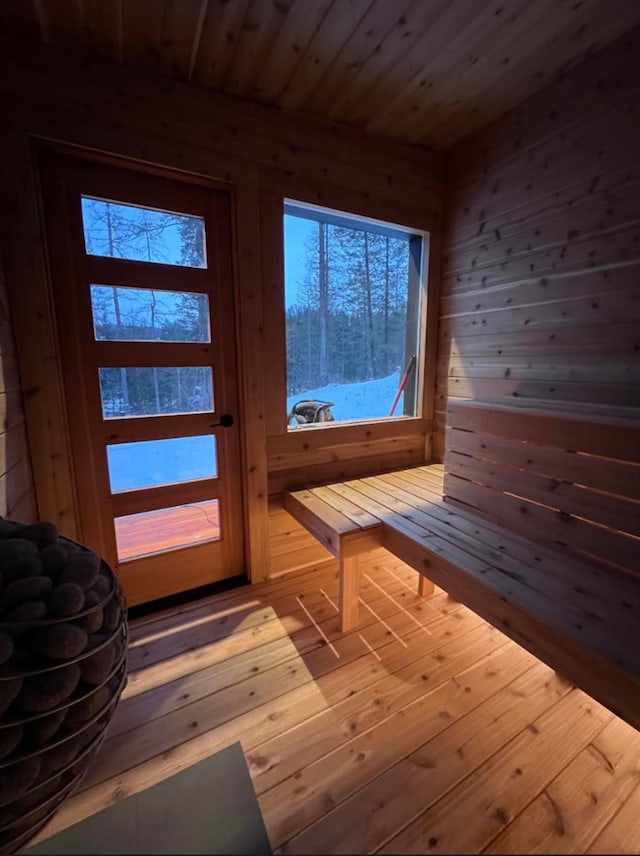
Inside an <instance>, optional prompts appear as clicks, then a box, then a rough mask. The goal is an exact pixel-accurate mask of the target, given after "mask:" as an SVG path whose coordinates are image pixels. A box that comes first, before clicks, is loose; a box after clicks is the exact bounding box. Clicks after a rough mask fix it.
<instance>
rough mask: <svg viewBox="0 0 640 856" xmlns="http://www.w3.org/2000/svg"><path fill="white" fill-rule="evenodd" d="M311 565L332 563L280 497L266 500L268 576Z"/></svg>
mask: <svg viewBox="0 0 640 856" xmlns="http://www.w3.org/2000/svg"><path fill="white" fill-rule="evenodd" d="M314 567H318V568H320V567H322V568H324V567H335V569H336V572H337V567H338V565H337V561H336V560H335V559H334V558H333V556H332V555H331V553H330V552H329V551H328V550H327V549H326V548H325V547H323V546H322V544H320V542H319V541H318V540H317V539H316V538H314V537H313V535H311V534H310V533H309V532H307V530H306V529H304V528H303V527H302V526H301V525H300V524H299V523H298V522H297V521H296V520H294V518H293V517H292V516H291V515H290V514H289V512H288V511H286V510H285V509H284V508H283V506H282V500H281V498H275V497H274V498H272V499H271V501H270V502H269V577H270V578H274V577H279V576H281V575H282V574H285V573H290V572H292V571H299V570H303V569H306V568H314Z"/></svg>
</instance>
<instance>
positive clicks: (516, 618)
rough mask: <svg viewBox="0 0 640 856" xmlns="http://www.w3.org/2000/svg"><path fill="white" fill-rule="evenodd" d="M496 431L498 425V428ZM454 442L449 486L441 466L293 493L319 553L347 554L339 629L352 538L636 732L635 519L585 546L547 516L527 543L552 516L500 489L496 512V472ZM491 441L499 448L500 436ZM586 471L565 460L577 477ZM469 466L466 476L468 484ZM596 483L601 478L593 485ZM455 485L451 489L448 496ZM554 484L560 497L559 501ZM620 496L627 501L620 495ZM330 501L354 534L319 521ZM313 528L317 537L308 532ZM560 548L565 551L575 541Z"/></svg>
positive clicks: (639, 620)
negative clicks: (512, 516) (382, 553)
mask: <svg viewBox="0 0 640 856" xmlns="http://www.w3.org/2000/svg"><path fill="white" fill-rule="evenodd" d="M466 415H467V413H466V412H465V413H464V416H465V417H466ZM503 415H504V414H503ZM456 419H457V420H458V422H459V420H460V413H459V412H458V413H457V414H456V416H452V422H453V424H456ZM497 421H498V423H499V419H498V420H497ZM453 430H459V429H453ZM464 431H465V436H464V438H463V443H462V445H464V444H466V447H467V448H470V447H471V446H472V445H473V441H472V439H471V438H470V436H469V435H468V434H467V432H470V431H471V429H469V428H465V429H464ZM594 436H595V435H594ZM459 439H460V438H459V437H455V436H454V437H453V438H452V439H448V455H450V452H451V451H452V450H454V453H455V456H456V458H455V460H456V468H455V474H453V473H451V474H450V473H447V477H446V479H445V478H444V469H443V467H442V465H437V464H436V465H427V466H423V467H415V468H412V469H408V470H402V471H398V472H393V473H387V474H384V475H379V476H373V477H369V478H362V479H353V480H349V481H345V482H341V483H339V484H334V485H328V486H326V487H325V488H317V489H313V490H312V491H296V492H294V493H292V494H290V495H289V497H288V499H287V508H288V509H289V510H290V511H291V513H292V514H293V515H294V516H295V517H296V518H297V519H298V520H299V521H300V522H301V523H302V524H303V525H305V526H307V528H309V529H310V531H313V532H314V534H316V532H318V531H320V530H321V529H322V530H323V537H324V539H325V540H324V541H323V543H325V544H326V546H329V548H330V549H331V550H332V552H333V553H334V555H336V556H337V557H338V558H341V552H340V550H341V545H342V544H344V549H346V550H347V551H348V552H349V558H348V562H347V564H346V566H344V567H343V563H342V562H341V569H340V573H341V578H342V577H343V576H344V577H345V578H347V579H348V583H347V584H345V585H344V586H342V585H341V609H342V613H341V617H342V620H343V629H349V628H350V627H353V626H355V624H357V616H358V611H357V594H358V571H357V554H358V553H357V552H354V549H356V548H355V545H356V544H357V540H354V541H353V543H352V545H351V546H347V545H349V539H350V538H354V539H357V538H360V539H362V540H361V542H360V543H361V544H362V545H364V544H365V543H370V545H371V546H377V545H382V546H384V547H386V548H387V549H388V550H389V551H390V552H391V553H393V554H394V555H396V556H397V557H398V558H400V559H402V560H403V561H405V562H406V563H407V564H409V565H410V566H411V567H413V568H415V569H416V570H417V571H419V573H420V574H421V575H422V577H421V578H423V577H424V578H428V580H429V581H430V583H429V584H430V585H432V584H433V583H437V584H438V585H439V586H441V587H442V588H444V589H445V590H446V591H448V592H449V593H450V594H451V595H452V596H453V597H455V598H456V599H457V600H460V601H462V602H463V603H465V604H466V605H467V606H469V607H470V608H471V609H473V610H474V611H475V612H477V613H478V614H479V615H481V616H482V617H483V618H485V619H486V620H487V621H489V622H490V623H492V624H493V625H495V626H496V627H498V628H499V629H501V630H502V631H503V632H504V633H505V634H506V635H508V636H510V637H511V638H512V639H514V640H515V641H516V642H518V643H519V644H521V645H522V646H523V647H524V648H526V649H528V650H529V651H531V652H532V653H533V654H534V655H536V656H537V657H539V658H540V659H541V660H543V661H545V662H546V663H548V664H549V665H550V666H551V667H552V668H554V669H556V670H557V671H558V672H560V673H561V674H563V675H564V676H565V677H567V678H568V679H569V680H571V681H572V682H573V683H575V684H576V685H577V686H579V687H581V688H582V689H583V690H585V691H586V692H587V693H589V694H590V695H592V696H593V697H594V698H596V699H597V700H598V701H600V702H601V703H603V704H604V705H606V706H607V707H608V708H609V709H610V710H612V711H613V712H614V713H616V714H617V715H619V716H621V717H622V718H624V719H626V720H627V721H628V722H630V723H631V724H632V725H634V727H636V728H639V729H640V575H638V574H637V573H636V571H637V570H638V569H639V568H640V562H638V563H637V564H636V560H637V559H640V552H639V551H638V548H639V547H640V541H636V540H635V539H634V532H633V529H634V528H635V525H636V523H637V519H635V518H633V515H631V516H630V517H629V521H628V523H627V524H625V525H626V526H627V529H624V530H623V531H621V532H618V531H616V530H605V528H603V527H602V526H601V525H600V524H598V525H596V524H594V528H595V537H594V538H593V539H591V541H589V538H588V537H587V536H589V535H590V531H591V530H590V526H591V524H590V523H589V521H588V520H585V519H582V518H578V517H575V518H574V517H573V516H572V515H571V514H569V513H568V512H566V511H562V510H559V511H558V510H556V511H555V512H554V514H555V515H556V517H557V519H558V520H559V521H560V522H559V523H558V525H557V526H556V527H555V528H551V527H550V533H547V538H544V537H542V538H540V539H536V540H533V539H532V538H531V537H530V536H529V534H528V528H529V527H530V526H531V523H530V520H529V517H530V516H534V515H535V513H538V512H539V513H540V514H541V516H542V519H545V517H546V516H547V515H551V520H553V522H554V523H555V518H554V517H553V515H552V514H551V511H550V509H549V507H547V506H544V505H542V504H539V499H540V497H539V495H538V494H535V493H534V496H536V497H537V499H531V503H532V509H531V515H530V514H529V508H528V504H527V503H528V500H526V499H523V497H522V496H514V495H511V494H510V493H508V492H503V491H495V493H496V497H495V499H496V500H498V501H497V502H494V497H493V493H492V492H491V491H493V490H494V488H492V487H491V488H489V487H488V486H487V484H486V483H485V484H483V482H487V478H486V477H485V476H486V474H487V473H490V472H494V471H496V468H495V466H494V467H493V468H489V469H488V470H487V471H486V473H485V476H482V477H481V476H480V474H479V472H478V468H479V469H481V468H482V465H481V464H477V463H474V460H473V458H472V457H471V456H469V459H468V460H467V461H465V460H464V459H462V458H461V457H460V456H461V453H460V452H459V451H457V449H454V447H457V446H459V445H461V443H459V442H458V441H459ZM503 439H504V438H503ZM618 439H620V438H618ZM494 440H495V441H496V443H497V442H498V438H497V437H495V438H494ZM514 442H515V441H514ZM518 442H519V441H518ZM547 442H549V441H548V440H547ZM498 444H499V443H498ZM489 445H490V444H489ZM495 445H496V444H495V443H494V446H495ZM621 448H623V449H626V451H624V452H623V453H622V452H621V453H619V454H624V455H626V456H627V458H629V457H632V458H633V456H634V455H635V454H636V453H635V452H631V451H630V449H631V446H629V447H628V448H627V447H624V444H623V446H622V447H621ZM542 451H543V447H536V446H529V447H528V450H527V454H528V455H529V458H527V460H533V457H534V455H538V456H539V455H540V454H541V453H542ZM565 454H566V450H565ZM485 457H486V456H485ZM485 463H486V462H485ZM582 463H583V462H582V461H576V460H572V466H574V468H575V467H577V466H578V465H579V464H582ZM595 463H596V464H597V465H598V466H596V467H595V470H594V471H598V467H599V465H600V464H601V463H602V460H599V461H596V462H595ZM613 463H614V466H613V467H612V472H613V475H612V478H615V479H619V480H620V483H621V484H624V483H625V479H624V478H620V474H619V473H617V472H614V471H616V469H617V465H616V464H615V462H613ZM461 464H462V465H463V466H462V467H461ZM464 465H466V466H467V469H466V472H465V475H464V476H463V475H461V473H462V472H463V469H464ZM628 466H631V467H633V466H634V464H633V461H628ZM470 470H473V478H474V479H476V481H472V479H471V478H469V476H470V475H471V473H470ZM637 472H638V473H640V470H638V471H637ZM630 473H631V475H630ZM505 474H506V475H505ZM635 474H636V471H635V470H633V469H632V470H631V471H630V472H629V471H628V472H627V474H626V482H630V481H631V482H634V484H635V480H634V478H632V477H631V476H635ZM603 477H604V476H603V475H602V473H600V474H599V475H595V476H594V478H603ZM499 478H502V479H504V478H507V479H509V485H511V484H512V483H513V481H514V478H513V476H509V473H508V467H507V468H505V470H504V472H502V473H501V474H500V476H499ZM518 478H520V475H518ZM443 479H444V482H443ZM452 479H454V480H455V481H454V483H453V487H451V480H452ZM516 481H517V479H516ZM552 481H553V482H554V483H555V482H558V484H557V485H556V486H555V487H554V486H553V485H551V488H550V493H551V494H552V495H553V497H554V499H553V502H556V503H558V504H560V499H562V501H563V497H565V496H569V497H570V498H571V500H572V501H573V497H572V491H571V490H570V489H569V488H570V484H572V483H569V482H565V481H562V480H558V479H554V480H552ZM532 483H533V485H534V488H533V490H534V491H538V490H540V489H541V485H542V482H541V481H540V475H539V474H535V476H534V477H533V479H532ZM560 484H561V485H563V490H560V492H558V490H557V487H558V485H560ZM443 485H444V486H443ZM580 487H582V486H580ZM617 490H619V492H620V493H623V492H624V491H623V488H622V487H618V488H617ZM634 490H637V485H635V486H634V487H631V488H629V489H628V490H626V493H625V497H626V498H625V497H620V496H617V497H615V499H616V501H615V502H614V503H613V505H612V507H614V508H617V510H620V511H622V512H623V513H624V512H625V511H627V512H628V511H629V509H633V505H631V506H629V505H626V504H625V503H627V502H629V501H630V502H633V498H631V499H630V498H629V497H630V494H629V491H631V492H633V491H634ZM316 491H320V492H321V496H323V497H324V499H323V500H322V502H323V503H324V506H323V505H319V504H318V503H317V502H315V504H314V508H313V510H311V508H310V506H309V505H306V504H305V501H306V500H307V499H309V498H310V497H308V496H307V494H311V495H312V496H314V500H317V499H318V494H317V493H316ZM447 491H449V492H450V493H451V496H449V495H447ZM483 491H484V492H483ZM478 492H480V496H481V498H482V499H484V500H485V501H486V503H487V508H486V509H484V508H483V507H482V506H481V505H479V506H478V507H473V506H471V505H469V504H468V502H467V501H468V500H469V498H472V499H473V500H474V501H477V499H478ZM574 492H577V491H574ZM523 493H525V491H524V490H522V489H520V494H523ZM443 494H444V495H443ZM335 497H339V498H340V501H341V502H342V503H343V505H342V507H341V513H342V514H343V516H344V518H345V519H347V520H349V521H350V526H347V524H346V523H345V521H344V520H342V521H339V520H338V518H335V517H332V518H331V520H329V517H328V516H326V517H324V519H323V520H322V521H321V522H320V517H322V514H323V512H324V511H326V508H327V507H332V512H335V511H336V508H337V506H335V505H334V504H333V503H334V498H335ZM461 497H463V498H464V499H461ZM602 497H603V498H604V499H606V498H607V494H604V493H603V494H602ZM559 498H560V499H559ZM611 498H614V497H613V496H612V497H611ZM579 500H580V502H581V503H582V505H581V508H582V507H583V506H584V507H586V506H588V503H589V502H591V501H592V497H591V496H590V495H589V494H588V492H587V491H586V490H585V491H584V492H583V494H580V496H579ZM509 501H512V503H513V507H514V508H517V509H522V508H524V509H525V511H524V512H520V513H521V514H522V516H523V517H525V518H526V521H525V523H524V527H525V528H524V532H525V534H523V532H521V531H517V530H516V528H515V524H514V526H513V527H512V526H505V525H504V523H503V522H502V520H499V519H491V517H492V515H494V514H495V515H504V507H506V505H507V504H508V502H509ZM549 501H550V500H549ZM302 508H304V512H302V511H301V509H302ZM509 508H511V506H509ZM638 508H640V505H639V506H638ZM496 509H497V510H496ZM609 513H610V507H607V510H606V514H609ZM594 516H596V515H595V514H594ZM623 516H624V515H623ZM312 518H314V519H313V526H314V527H315V531H314V529H312V528H311V526H310V525H309V524H310V523H311V519H312ZM339 522H340V523H341V526H342V529H341V530H340V531H339V532H338V530H337V529H332V526H335V525H336V524H337V523H339ZM356 522H357V525H358V530H356V528H355V527H356ZM516 522H517V521H516ZM574 523H575V524H576V529H577V531H579V532H580V533H581V537H582V538H586V539H587V540H586V542H585V543H582V542H578V541H574V542H572V543H571V544H570V545H567V543H566V541H565V540H563V539H560V538H558V537H557V530H558V527H561V526H566V527H568V528H570V532H571V536H573V532H574V528H573V524H574ZM629 529H630V530H632V531H629ZM560 531H562V529H561V530H560ZM358 532H359V534H358ZM363 533H366V535H365V534H363ZM542 534H543V533H542ZM616 539H617V540H620V543H621V548H620V550H619V551H617V552H615V553H611V554H610V555H607V553H606V551H604V552H603V550H602V547H603V545H605V546H606V545H609V544H610V545H611V549H613V545H615V544H617V540H616ZM567 540H569V541H571V537H569V538H568V539H567ZM592 550H593V551H595V552H591V551H592ZM360 552H361V551H360ZM349 563H350V564H349ZM427 590H428V589H427ZM343 597H344V602H343Z"/></svg>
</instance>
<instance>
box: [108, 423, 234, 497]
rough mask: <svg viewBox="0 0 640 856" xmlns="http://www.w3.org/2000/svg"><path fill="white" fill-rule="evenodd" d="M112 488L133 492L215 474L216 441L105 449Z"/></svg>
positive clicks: (154, 442)
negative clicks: (138, 489) (137, 489)
mask: <svg viewBox="0 0 640 856" xmlns="http://www.w3.org/2000/svg"><path fill="white" fill-rule="evenodd" d="M107 456H108V460H109V476H110V478H111V489H112V490H114V491H117V490H135V489H136V488H141V487H154V486H155V485H162V484H175V483H176V482H183V481H191V480H192V479H206V478H212V477H213V476H215V475H217V472H218V470H217V462H216V448H215V440H214V439H213V438H212V437H210V436H208V435H205V436H202V437H177V438H176V439H171V440H146V441H144V442H141V443H118V444H117V445H115V446H107Z"/></svg>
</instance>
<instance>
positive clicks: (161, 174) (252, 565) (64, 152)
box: [30, 139, 266, 596]
mask: <svg viewBox="0 0 640 856" xmlns="http://www.w3.org/2000/svg"><path fill="white" fill-rule="evenodd" d="M30 148H31V154H32V167H33V171H34V179H35V189H36V202H37V206H38V225H39V229H40V235H41V237H42V250H43V256H44V259H43V261H44V266H45V276H46V287H47V297H48V310H49V314H50V319H51V324H52V327H53V332H54V335H55V342H56V346H57V353H56V355H55V356H56V367H57V379H58V393H59V398H60V404H61V410H62V416H63V419H64V424H65V437H64V441H65V447H66V450H67V455H66V461H65V463H66V464H67V468H68V472H69V478H70V482H71V485H72V489H73V491H74V497H73V506H74V509H76V511H75V514H74V524H75V526H74V528H75V530H76V531H75V533H73V532H72V534H75V535H76V536H78V535H79V532H80V527H81V521H80V509H81V503H80V502H79V497H78V494H77V490H76V485H77V481H76V473H75V472H74V458H73V453H72V449H71V447H72V442H71V438H72V434H73V432H72V430H71V428H70V414H69V410H68V402H67V399H66V395H65V386H64V380H63V372H62V355H61V353H60V351H59V348H60V344H59V343H60V338H59V335H60V323H59V319H58V318H57V315H56V311H55V299H56V298H55V295H54V288H53V282H52V274H51V264H50V259H49V254H50V252H51V248H50V247H49V246H48V242H47V231H46V225H45V202H44V195H45V188H44V182H43V174H44V171H45V170H46V169H47V166H48V162H50V161H51V160H55V159H58V158H66V159H71V160H73V161H74V162H76V163H79V164H82V163H88V164H91V165H96V166H98V167H101V166H102V167H112V168H116V169H119V170H129V171H131V173H132V175H140V176H150V177H155V178H159V179H164V180H168V181H170V182H176V183H179V184H180V185H182V186H184V185H194V186H196V187H198V188H200V189H202V190H204V191H207V190H211V191H215V192H218V193H223V194H224V195H225V196H226V198H227V203H228V231H229V234H228V239H229V248H228V252H229V276H230V294H229V301H230V306H231V309H232V315H233V342H234V345H233V347H234V352H235V365H236V374H237V378H236V383H235V388H236V396H235V397H236V402H235V414H236V419H237V422H238V427H239V452H240V467H241V472H240V473H239V474H238V475H239V476H240V486H239V493H240V498H241V507H242V517H241V528H242V531H241V533H240V535H241V538H242V547H243V552H244V557H245V559H244V569H245V576H247V577H249V579H250V580H251V581H256V580H257V579H263V578H264V577H265V575H266V568H265V566H264V564H263V562H260V565H259V566H258V567H256V561H255V549H254V550H253V559H254V561H253V562H252V561H251V559H252V554H251V542H252V540H255V538H252V537H251V536H252V532H251V531H250V527H251V516H250V515H249V514H248V499H247V489H246V487H247V471H248V466H247V453H246V449H247V441H248V440H249V442H251V439H250V435H251V426H250V424H249V423H248V421H247V419H246V411H247V408H246V395H245V394H244V367H243V360H242V357H243V352H244V347H243V339H242V327H243V325H242V318H241V311H242V299H241V298H240V299H238V297H237V295H238V291H239V289H238V282H239V265H238V237H237V209H238V201H237V186H236V184H234V183H232V182H227V181H222V180H219V179H215V178H210V177H206V176H200V175H195V174H192V173H187V172H183V171H180V170H176V169H173V168H171V167H162V166H157V165H155V164H151V163H147V162H144V161H137V160H132V159H130V158H127V157H123V156H119V155H116V154H111V153H106V152H98V151H94V150H88V149H84V148H81V147H78V146H75V145H72V144H67V143H62V142H56V141H51V140H43V139H32V140H31V146H30ZM125 201H126V200H125ZM151 207H153V206H151ZM187 213H188V212H187ZM212 309H214V311H215V308H214V307H213V306H212ZM122 344H123V345H124V346H126V344H127V343H122ZM220 412H221V411H220V410H219V408H218V409H217V413H216V416H219V413H220ZM209 415H210V416H211V418H214V416H213V415H212V414H209ZM166 418H167V419H171V418H172V417H170V416H168V417H166ZM177 418H178V419H179V418H180V417H177ZM36 430H37V429H36ZM248 435H249V436H248ZM181 487H182V485H176V486H175V488H176V490H177V491H180V489H181ZM35 491H36V499H37V498H38V481H37V479H35ZM177 504H179V502H178V503H177ZM60 513H61V515H62V514H63V513H64V509H60ZM265 513H266V502H265ZM237 536H238V533H237V532H236V533H234V537H237ZM207 546H208V544H206V543H204V544H202V547H203V548H206V547H207ZM182 549H187V550H189V551H190V552H191V553H192V554H193V561H195V562H196V563H198V564H200V563H201V562H204V561H205V558H204V555H205V551H204V550H203V551H202V557H200V556H199V555H198V552H199V551H198V546H196V547H188V548H176V549H175V550H171V551H170V552H169V553H166V554H163V553H161V554H157V555H153V556H150V557H148V558H149V560H150V561H149V569H150V572H153V570H154V565H156V563H155V562H154V561H153V560H154V559H159V560H162V558H163V557H166V556H167V555H176V556H177V555H179V553H180V552H181V551H182ZM137 561H146V559H142V560H137ZM191 561H192V556H191V555H190V556H189V562H191ZM124 566H125V567H126V563H125V564H124ZM252 572H253V573H252ZM158 596H162V593H159V594H158Z"/></svg>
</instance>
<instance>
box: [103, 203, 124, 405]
mask: <svg viewBox="0 0 640 856" xmlns="http://www.w3.org/2000/svg"><path fill="white" fill-rule="evenodd" d="M107 237H108V241H109V255H110V256H111V257H112V258H113V255H114V244H113V223H112V222H111V205H110V204H109V203H108V202H107ZM111 296H112V297H113V311H114V313H115V316H116V328H117V329H118V330H120V328H121V326H122V316H121V314H120V299H119V297H118V288H117V286H115V285H114V286H113V287H112V289H111ZM120 386H121V387H122V405H123V408H124V412H125V413H127V414H128V413H129V383H128V381H127V370H126V368H121V369H120Z"/></svg>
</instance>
